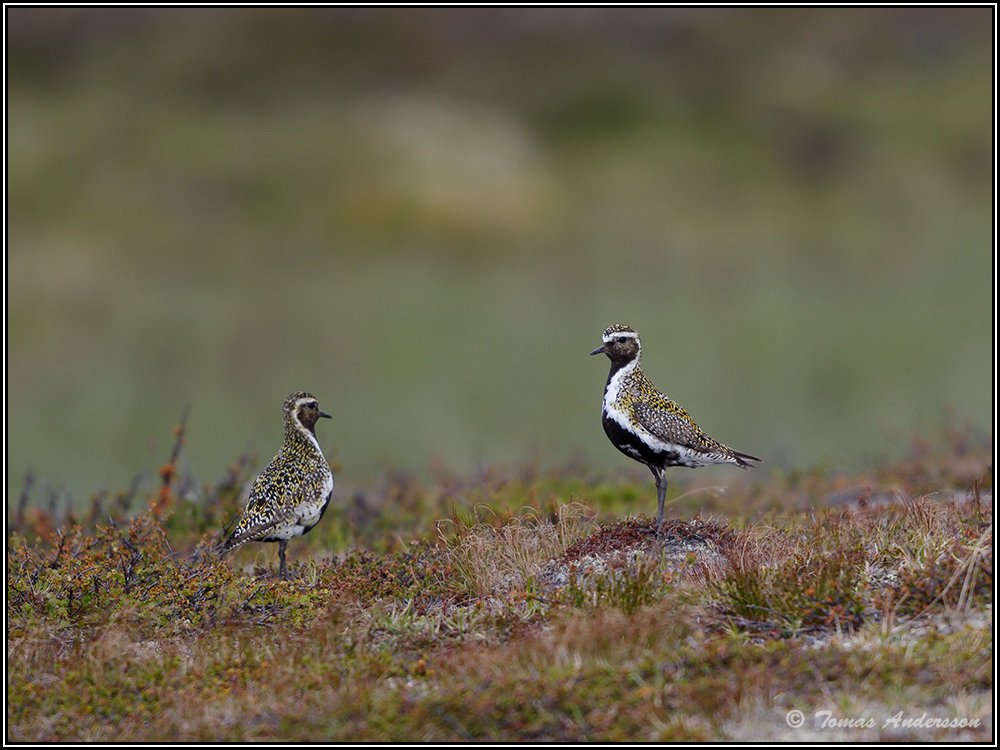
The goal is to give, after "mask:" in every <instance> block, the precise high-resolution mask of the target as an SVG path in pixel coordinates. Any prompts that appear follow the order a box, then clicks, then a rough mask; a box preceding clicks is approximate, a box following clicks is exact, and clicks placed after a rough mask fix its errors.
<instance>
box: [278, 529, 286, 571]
mask: <svg viewBox="0 0 1000 750" xmlns="http://www.w3.org/2000/svg"><path fill="white" fill-rule="evenodd" d="M287 546H288V540H287V539H282V540H281V541H280V542H278V559H279V560H280V561H281V565H280V566H279V568H278V575H279V576H281V577H282V578H288V568H287V567H286V565H285V547H287Z"/></svg>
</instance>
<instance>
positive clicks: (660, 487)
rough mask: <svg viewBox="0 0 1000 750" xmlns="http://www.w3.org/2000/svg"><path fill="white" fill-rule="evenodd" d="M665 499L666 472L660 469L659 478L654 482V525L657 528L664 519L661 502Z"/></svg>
mask: <svg viewBox="0 0 1000 750" xmlns="http://www.w3.org/2000/svg"><path fill="white" fill-rule="evenodd" d="M666 501H667V473H666V472H664V471H661V472H660V476H659V479H658V481H657V482H656V527H657V528H659V527H660V526H662V525H663V521H664V514H663V504H664V503H665V502H666Z"/></svg>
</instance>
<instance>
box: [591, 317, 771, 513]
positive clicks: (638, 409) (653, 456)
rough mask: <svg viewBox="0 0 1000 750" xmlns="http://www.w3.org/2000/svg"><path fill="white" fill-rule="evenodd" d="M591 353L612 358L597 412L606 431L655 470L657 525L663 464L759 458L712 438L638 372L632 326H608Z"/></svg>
mask: <svg viewBox="0 0 1000 750" xmlns="http://www.w3.org/2000/svg"><path fill="white" fill-rule="evenodd" d="M594 354H606V355H608V359H610V360H611V372H609V373H608V381H607V383H606V384H605V386H604V405H603V410H602V413H601V421H602V423H603V424H604V432H605V433H606V434H607V436H608V438H609V439H610V440H611V442H612V443H613V444H614V446H615V447H616V448H617V449H618V450H620V451H621V452H622V453H624V454H625V455H626V456H628V457H629V458H634V459H635V460H636V461H639V462H640V463H643V464H645V465H646V466H648V467H649V470H650V471H651V472H653V478H654V479H655V480H656V501H657V514H656V522H657V524H658V525H662V524H663V504H664V501H665V500H666V497H667V478H666V471H665V470H666V469H667V467H669V466H689V467H691V468H696V467H699V466H706V465H708V464H735V465H737V466H741V467H743V468H748V467H750V466H752V464H750V463H749V462H750V461H760V459H759V458H757V457H755V456H751V455H749V454H747V453H740V452H739V451H734V450H732V449H730V448H727V447H726V446H724V445H723V444H722V443H720V442H718V441H717V440H713V439H712V438H710V437H709V436H708V435H706V434H705V432H704V430H702V429H701V428H700V427H699V426H698V425H696V424H695V422H694V420H693V419H691V416H690V415H689V414H688V413H687V412H686V411H684V409H682V408H681V407H680V405H679V404H678V403H677V402H676V401H673V400H671V399H670V398H667V396H666V395H665V394H664V393H663V392H662V391H660V390H659V389H658V388H657V387H656V386H655V385H653V382H652V381H651V380H650V379H649V378H647V377H646V374H645V373H644V372H643V371H642V344H641V343H640V341H639V334H638V333H636V332H635V331H634V330H633V329H632V328H630V327H628V326H625V325H620V324H616V325H613V326H609V327H608V328H607V329H606V330H605V331H604V336H603V343H602V344H601V345H600V346H599V347H597V348H596V349H594V351H592V352H591V355H594Z"/></svg>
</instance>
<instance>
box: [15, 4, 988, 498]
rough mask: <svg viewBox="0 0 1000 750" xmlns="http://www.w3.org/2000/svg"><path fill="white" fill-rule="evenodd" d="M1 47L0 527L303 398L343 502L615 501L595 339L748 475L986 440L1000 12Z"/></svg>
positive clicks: (99, 13)
mask: <svg viewBox="0 0 1000 750" xmlns="http://www.w3.org/2000/svg"><path fill="white" fill-rule="evenodd" d="M5 12H6V17H7V42H8V46H7V64H8V71H7V72H8V79H7V83H8V99H7V105H8V110H7V115H8V127H9V130H8V148H9V150H8V159H9V160H8V163H7V177H8V203H7V209H8V235H7V240H8V254H7V271H8V277H7V278H8V284H7V295H8V296H7V312H8V330H7V333H8V355H9V357H8V367H9V369H8V383H7V385H8V391H7V396H8V399H7V406H8V411H7V420H8V421H7V427H8V446H7V447H8V453H7V459H8V467H7V468H8V479H7V489H8V498H10V497H11V496H12V495H14V494H16V493H17V492H18V491H19V489H20V486H21V479H22V477H23V475H24V472H25V471H26V470H27V469H28V468H29V467H30V468H32V469H33V470H34V471H35V472H36V474H37V475H39V476H40V477H44V478H45V479H46V480H47V481H48V482H49V483H50V484H51V486H54V487H58V488H61V489H62V490H63V491H64V492H67V493H71V494H75V495H76V496H77V497H80V496H82V495H86V494H87V493H89V492H91V491H93V490H95V489H99V488H101V487H110V488H112V489H114V488H117V487H119V486H122V485H124V484H126V483H127V482H128V480H129V478H130V477H131V476H132V475H133V474H134V473H135V472H137V471H139V470H141V469H143V468H155V467H156V466H158V465H159V464H160V463H162V462H163V461H164V460H166V457H167V455H168V453H169V449H170V446H171V444H172V439H173V436H172V434H171V427H172V426H173V424H174V423H175V422H176V421H177V419H178V418H179V416H180V414H181V412H182V410H183V409H184V407H185V405H188V404H190V405H191V415H190V420H189V423H188V430H189V432H188V439H187V444H186V451H185V461H186V462H187V467H188V468H189V469H190V470H191V471H193V472H195V473H196V475H198V476H201V477H203V478H205V479H209V480H211V479H214V478H218V477H221V475H222V474H223V472H224V470H225V467H226V465H227V464H228V463H229V462H230V461H231V460H233V459H234V458H235V457H236V456H237V455H239V454H240V453H242V452H243V451H245V450H250V451H252V452H253V454H254V455H256V456H257V458H258V460H259V461H260V462H264V461H266V460H267V459H268V458H269V457H270V456H271V455H272V454H273V452H274V450H275V449H276V448H277V446H278V443H279V441H280V429H281V427H280V409H281V402H282V400H283V399H284V397H285V395H286V394H287V393H288V392H290V391H292V390H298V389H308V390H311V391H312V392H313V393H315V394H316V395H317V396H318V397H319V399H320V403H321V405H322V407H323V408H324V409H325V410H327V411H329V412H330V413H332V414H333V415H334V419H333V420H332V421H331V422H324V423H323V424H322V425H320V430H319V437H320V441H321V444H322V445H323V446H324V447H325V448H326V449H327V453H328V455H329V456H330V457H331V458H333V459H335V460H336V461H339V462H341V463H342V465H343V468H342V472H341V478H342V479H346V480H347V481H348V482H363V481H366V480H368V479H370V478H371V477H374V476H378V475H379V474H381V473H382V472H384V471H385V470H386V469H387V468H405V469H416V470H420V469H423V468H426V467H428V466H431V465H434V464H435V462H442V463H443V464H444V465H446V466H448V467H450V468H453V469H455V470H458V471H466V470H470V469H472V468H474V467H476V466H479V465H481V464H496V463H503V462H514V461H521V460H537V461H540V462H542V463H543V464H548V463H557V462H562V461H566V460H569V459H572V458H582V459H583V460H584V461H586V462H588V463H589V464H590V465H592V466H594V467H600V468H601V469H602V470H604V469H608V470H615V471H617V470H619V469H621V470H625V471H631V470H633V469H632V468H628V467H629V465H630V463H631V462H629V461H628V459H626V458H625V457H623V456H621V455H619V454H618V453H617V452H616V451H615V450H614V449H613V448H612V447H611V446H610V445H609V444H608V443H607V440H606V438H605V437H604V434H603V432H602V430H601V427H600V416H599V411H600V399H601V393H602V388H603V385H604V380H605V378H606V375H607V363H606V361H605V360H604V359H603V358H602V359H601V360H600V361H598V359H597V358H588V357H587V353H588V352H589V351H590V350H591V349H592V348H593V347H595V346H596V345H597V344H598V342H599V339H600V334H601V331H602V330H603V329H604V327H605V326H607V325H608V324H610V323H613V322H627V323H630V324H632V325H633V326H634V327H636V328H637V329H638V330H639V332H640V333H641V334H642V337H643V342H644V344H645V364H646V369H647V372H648V373H649V374H650V375H651V376H652V377H653V379H654V380H655V381H656V382H657V383H658V384H659V385H660V386H661V387H662V388H663V389H664V390H665V391H667V393H668V394H670V395H671V396H672V397H674V398H676V399H677V400H678V401H680V402H681V403H682V404H683V405H685V406H686V407H687V408H688V410H689V411H691V412H692V414H693V415H694V416H695V418H696V419H697V420H698V421H699V422H700V423H701V425H702V427H704V428H705V429H706V430H707V431H708V432H709V433H710V434H712V435H714V436H716V437H718V438H719V439H721V440H722V441H723V442H726V443H728V444H729V445H731V446H733V447H735V448H737V449H739V450H743V451H748V452H751V453H754V454H756V455H759V456H761V457H763V458H764V459H765V460H766V461H767V463H766V464H765V465H764V468H765V469H766V468H767V467H775V466H778V467H782V466H807V465H811V464H815V463H817V462H824V463H838V462H844V463H845V464H858V463H863V462H865V461H867V460H869V458H870V457H871V456H873V455H876V454H879V455H885V454H890V455H892V454H895V453H898V452H901V451H902V450H903V448H904V442H905V440H906V439H907V438H908V437H909V436H910V435H912V434H913V433H914V432H917V433H919V432H921V431H927V432H930V431H933V430H934V429H936V428H937V427H939V426H940V425H941V424H942V423H943V422H945V421H946V420H947V419H949V418H957V419H960V420H968V421H969V423H970V424H971V425H973V426H978V427H980V428H982V429H983V430H987V429H990V428H989V425H991V424H992V405H993V400H992V397H993V376H992V316H993V307H992V270H993V265H992V264H993V207H994V204H993V194H992V186H993V178H992V166H993V150H992V148H993V130H992V127H993V121H992V116H993V94H994V90H995V89H994V82H993V78H992V76H993V39H992V33H993V28H994V26H993V9H992V8H989V7H985V8H973V9H959V10H951V9H933V8H918V9H901V8H897V9H892V8H882V9H864V8H855V9H834V8H825V9H823V8H820V9H815V8H814V9H777V8H761V9H743V10H734V9H670V8H664V9H631V10H628V9H626V10H614V9H457V10H450V9H400V8H396V9H388V8H383V9H299V10H269V9H148V8H147V9H130V10H113V9H111V10H107V9H65V8H8V9H6V11H5ZM949 414H950V415H952V416H951V417H949V416H948V415H949ZM634 470H636V471H641V468H640V467H635V469H634ZM718 471H720V472H721V471H724V470H718ZM719 477H721V474H720V475H719ZM731 478H732V479H733V480H736V479H737V477H735V476H732V477H731Z"/></svg>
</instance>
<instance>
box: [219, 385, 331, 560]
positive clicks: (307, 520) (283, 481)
mask: <svg viewBox="0 0 1000 750" xmlns="http://www.w3.org/2000/svg"><path fill="white" fill-rule="evenodd" d="M284 413H285V441H284V442H283V443H282V444H281V450H279V451H278V455H276V456H275V457H274V458H273V459H271V463H269V464H268V465H267V467H266V468H265V469H264V470H263V471H262V472H261V473H260V474H259V475H258V477H257V479H255V480H254V483H253V486H252V487H251V488H250V497H249V498H248V499H247V505H246V508H245V509H244V510H243V516H242V517H241V518H240V520H239V523H237V524H236V528H235V529H234V530H233V533H232V534H230V535H229V538H228V539H226V541H225V543H224V544H223V545H222V552H223V554H225V553H226V552H229V551H230V550H233V549H236V548H237V547H239V546H240V545H241V544H245V543H246V542H277V543H278V557H279V559H280V561H281V566H280V570H279V575H280V576H281V577H282V578H285V577H286V576H287V573H288V571H287V569H286V567H285V548H286V547H287V546H288V540H289V539H291V538H292V537H293V536H299V535H301V534H305V533H307V532H308V531H309V530H310V529H311V528H312V527H313V526H315V525H316V524H317V523H319V519H321V518H322V517H323V513H324V512H326V507H327V505H329V503H330V497H331V495H333V472H332V471H330V466H329V464H327V462H326V458H324V456H323V451H322V450H320V447H319V442H318V441H317V440H316V422H317V421H318V420H319V419H320V417H329V416H330V415H329V414H327V413H325V412H322V411H320V409H319V404H318V403H317V402H316V399H315V398H314V397H313V396H312V394H309V393H305V392H303V391H299V392H297V393H293V394H291V395H290V396H289V397H288V398H286V399H285V404H284Z"/></svg>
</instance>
